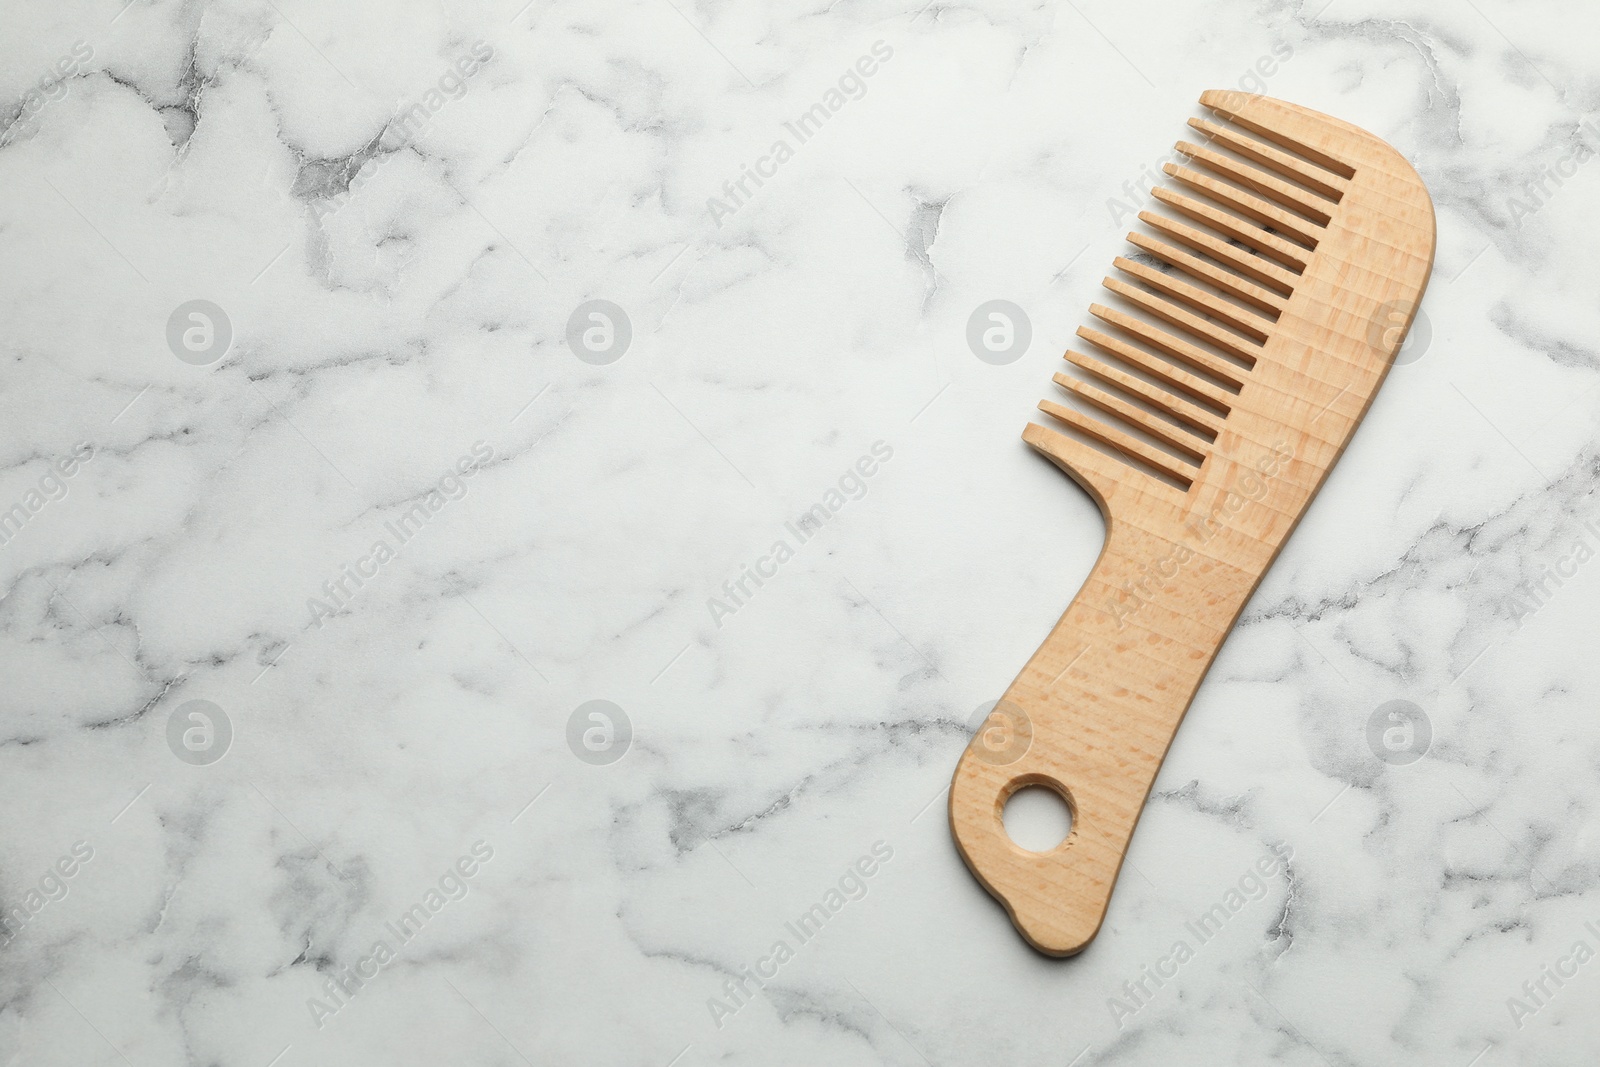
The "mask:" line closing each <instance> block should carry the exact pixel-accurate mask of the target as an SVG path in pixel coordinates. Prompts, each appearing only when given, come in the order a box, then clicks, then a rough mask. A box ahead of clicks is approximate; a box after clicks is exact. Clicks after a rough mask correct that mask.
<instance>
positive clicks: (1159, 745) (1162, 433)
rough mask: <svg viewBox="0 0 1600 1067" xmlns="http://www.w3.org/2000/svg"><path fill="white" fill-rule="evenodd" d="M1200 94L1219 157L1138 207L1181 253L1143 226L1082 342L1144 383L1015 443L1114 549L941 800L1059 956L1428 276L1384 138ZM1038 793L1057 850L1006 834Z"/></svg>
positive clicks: (1005, 896)
mask: <svg viewBox="0 0 1600 1067" xmlns="http://www.w3.org/2000/svg"><path fill="white" fill-rule="evenodd" d="M1200 99H1201V103H1202V104H1203V105H1204V106H1205V107H1207V108H1208V109H1210V110H1211V111H1212V112H1213V113H1214V114H1215V115H1216V117H1217V118H1218V119H1219V120H1221V122H1220V124H1219V123H1216V122H1194V123H1192V125H1193V127H1194V129H1195V130H1198V131H1199V132H1200V133H1201V134H1203V135H1204V136H1205V138H1206V140H1205V143H1204V144H1203V145H1194V144H1189V143H1185V145H1184V146H1183V148H1182V149H1181V150H1180V151H1181V153H1182V155H1183V156H1184V157H1185V158H1186V160H1187V164H1188V165H1187V166H1184V167H1174V168H1171V170H1172V171H1173V172H1175V175H1176V177H1177V178H1178V179H1179V181H1180V182H1181V184H1182V187H1183V192H1182V193H1180V194H1174V193H1172V192H1170V191H1169V190H1158V191H1157V199H1158V200H1160V201H1161V202H1162V203H1164V204H1166V205H1168V207H1170V208H1171V209H1173V210H1176V211H1177V212H1178V213H1179V214H1180V215H1182V216H1183V218H1182V220H1181V221H1174V220H1170V219H1167V218H1164V217H1162V216H1160V215H1149V214H1145V215H1141V218H1142V219H1143V220H1144V221H1146V222H1147V223H1149V224H1151V225H1152V228H1153V229H1155V230H1157V231H1158V232H1160V233H1162V234H1163V235H1164V236H1166V237H1170V238H1176V239H1177V240H1179V241H1180V242H1182V243H1183V244H1184V245H1185V246H1186V247H1185V248H1184V249H1183V250H1182V254H1177V252H1176V250H1174V249H1173V248H1172V246H1171V245H1168V244H1167V243H1166V242H1165V241H1161V242H1159V243H1157V242H1154V241H1152V239H1150V238H1148V237H1143V236H1140V237H1138V238H1137V239H1134V235H1130V239H1134V243H1135V244H1136V245H1137V246H1139V247H1141V248H1143V249H1146V250H1147V253H1151V254H1150V255H1149V256H1148V258H1147V259H1146V261H1145V264H1144V265H1141V264H1129V263H1128V262H1127V261H1119V264H1118V266H1119V269H1121V270H1122V272H1123V274H1124V276H1125V277H1126V278H1127V279H1128V280H1127V281H1120V280H1116V279H1108V281H1107V285H1108V287H1109V288H1110V289H1111V290H1112V291H1113V292H1114V293H1116V294H1117V295H1118V296H1121V297H1124V298H1126V302H1125V307H1126V308H1127V310H1118V309H1115V308H1106V307H1102V306H1101V305H1095V306H1094V308H1093V313H1094V314H1095V315H1096V316H1097V317H1098V318H1100V319H1102V321H1103V322H1105V323H1106V324H1107V326H1108V327H1109V328H1110V329H1111V331H1112V333H1113V334H1116V336H1108V335H1106V334H1103V333H1100V332H1099V331H1094V330H1090V331H1080V333H1081V334H1082V335H1083V336H1084V337H1085V339H1087V340H1089V341H1091V343H1093V344H1094V345H1095V346H1096V348H1097V349H1098V350H1099V352H1100V353H1101V354H1104V355H1105V356H1106V357H1107V358H1109V359H1113V360H1115V361H1116V362H1117V363H1118V366H1116V367H1108V366H1107V365H1106V364H1104V363H1101V362H1099V361H1098V360H1096V361H1091V363H1090V366H1089V369H1090V371H1091V373H1093V374H1094V375H1095V377H1096V379H1097V381H1098V382H1099V384H1100V385H1101V386H1109V387H1118V385H1119V380H1118V375H1119V374H1121V375H1123V376H1124V377H1137V379H1138V384H1137V385H1133V386H1131V387H1130V386H1129V385H1128V384H1127V383H1125V382H1124V383H1121V385H1122V389H1121V391H1122V393H1123V398H1118V402H1117V403H1115V404H1114V403H1110V402H1109V401H1108V400H1107V399H1106V396H1105V391H1104V389H1100V388H1093V389H1092V390H1091V389H1085V388H1083V387H1080V386H1078V385H1076V384H1072V385H1069V394H1068V396H1069V397H1071V396H1076V397H1079V398H1084V399H1087V400H1089V401H1090V406H1089V407H1087V408H1084V409H1082V410H1078V409H1073V408H1068V407H1066V406H1064V405H1062V404H1060V403H1057V402H1053V401H1048V400H1047V401H1045V402H1044V403H1042V404H1041V408H1042V409H1043V410H1045V411H1046V412H1047V413H1048V414H1051V415H1053V416H1055V417H1056V418H1057V419H1058V421H1059V423H1060V425H1061V427H1062V429H1063V430H1064V431H1065V432H1059V431H1057V430H1055V429H1050V428H1046V427H1044V426H1040V425H1036V424H1030V425H1029V426H1028V427H1027V429H1026V430H1025V432H1024V433H1023V439H1024V440H1025V441H1027V442H1028V444H1030V445H1032V446H1033V447H1034V448H1036V449H1038V450H1039V451H1040V452H1041V453H1043V454H1044V455H1045V456H1047V457H1049V458H1050V459H1051V460H1052V461H1054V462H1055V463H1056V464H1057V465H1059V466H1060V467H1061V468H1062V469H1063V470H1065V471H1066V472H1067V473H1068V474H1070V475H1071V476H1072V477H1073V478H1074V479H1076V480H1077V481H1078V482H1079V483H1080V484H1081V485H1082V486H1083V488H1084V489H1085V490H1087V491H1088V493H1089V494H1090V496H1092V497H1093V498H1094V499H1095V501H1096V503H1098V504H1099V506H1100V510H1101V512H1102V513H1103V514H1104V516H1105V520H1106V543H1105V547H1104V549H1103V550H1102V552H1101V554H1100V558H1099V559H1098V561H1097V562H1096V563H1095V565H1094V567H1093V569H1092V570H1091V572H1090V574H1089V577H1088V579H1087V580H1086V581H1085V583H1084V586H1083V588H1082V590H1080V591H1079V593H1078V594H1077V596H1076V597H1075V598H1074V599H1073V601H1072V603H1071V604H1070V605H1069V606H1068V608H1067V610H1066V613H1065V614H1064V615H1062V617H1061V620H1060V621H1059V622H1058V623H1057V624H1056V626H1055V628H1054V629H1053V630H1052V631H1051V633H1050V635H1049V637H1047V638H1046V639H1045V642H1044V644H1043V645H1041V646H1040V648H1039V650H1038V651H1037V652H1036V653H1034V655H1033V658H1032V659H1030V660H1029V661H1028V663H1027V665H1026V666H1025V667H1024V668H1023V669H1022V673H1021V674H1019V675H1018V676H1017V679H1016V681H1014V682H1013V683H1012V684H1011V687H1010V688H1009V689H1008V690H1007V691H1006V693H1005V695H1004V697H1003V698H1002V699H1001V701H1000V703H999V704H998V705H997V706H996V709H995V711H994V713H993V714H991V716H990V718H989V720H988V721H987V722H986V723H985V724H984V726H983V728H981V729H980V730H979V732H978V735H977V736H976V737H974V739H973V741H972V743H971V744H970V745H969V746H968V748H967V750H966V752H965V753H964V754H963V755H962V758H961V761H960V763H959V765H958V766H957V768H956V772H955V778H954V780H953V782H952V784H951V788H950V824H951V831H952V833H953V834H954V836H955V840H956V844H957V847H958V848H959V849H960V851H961V854H962V856H963V858H964V859H965V860H966V862H967V865H968V866H969V867H970V868H971V869H972V871H973V873H974V874H975V875H976V876H977V877H978V879H979V880H980V881H981V882H982V883H983V885H984V886H985V888H987V889H988V890H989V892H990V893H992V894H993V895H994V896H995V897H996V898H998V899H999V900H1000V902H1001V903H1002V904H1004V905H1005V908H1006V910H1007V911H1008V912H1009V913H1010V915H1011V918H1012V921H1013V922H1014V923H1015V924H1016V926H1017V929H1018V930H1020V931H1021V933H1022V935H1023V936H1024V937H1025V938H1027V940H1028V942H1029V943H1030V944H1032V945H1033V946H1034V947H1035V948H1037V949H1039V950H1040V951H1042V952H1045V953H1049V954H1051V955H1058V956H1066V955H1072V954H1073V953H1076V952H1079V951H1081V950H1082V949H1083V948H1084V947H1085V946H1086V945H1087V944H1088V943H1089V942H1090V941H1091V940H1092V939H1093V938H1094V936H1095V934H1096V933H1097V932H1098V931H1099V929H1100V925H1101V923H1102V921H1103V920H1104V918H1105V914H1106V909H1107V907H1108V905H1109V903H1110V897H1111V891H1112V887H1113V885H1114V884H1115V882H1116V879H1117V874H1118V872H1119V870H1120V869H1121V866H1122V860H1123V856H1124V855H1125V853H1126V851H1127V848H1128V842H1129V839H1130V838H1131V836H1132V834H1133V829H1134V826H1135V824H1136V823H1137V822H1138V819H1139V814H1140V812H1141V810H1142V809H1143V807H1144V803H1145V800H1146V798H1147V797H1148V795H1149V792H1150V787H1151V785H1152V783H1153V782H1154V781H1155V777H1156V772H1157V771H1158V770H1159V769H1160V767H1161V762H1162V760H1163V759H1164V758H1165V756H1166V753H1167V749H1168V747H1169V746H1170V745H1171V743H1172V738H1173V735H1174V734H1175V732H1176V731H1177V729H1178V725H1179V723H1180V722H1181V721H1182V719H1183V716H1184V713H1185V712H1186V711H1187V710H1188V707H1189V704H1190V702H1191V700H1192V699H1193V698H1194V694H1195V691H1196V690H1197V689H1198V688H1199V685H1200V682H1201V680H1202V679H1203V678H1204V677H1205V674H1206V671H1207V670H1208V669H1209V668H1210V666H1211V662H1212V660H1213V659H1214V658H1215V656H1216V654H1217V650H1218V649H1219V648H1220V647H1221V645H1222V642H1223V640H1224V639H1225V638H1226V637H1227V635H1228V632H1229V630H1230V629H1231V628H1232V627H1233V624H1234V622H1235V620H1236V619H1237V618H1238V616H1239V613H1240V611H1241V610H1242V609H1243V607H1244V605H1245V602H1246V601H1247V600H1248V599H1249V597H1250V595H1251V593H1252V592H1253V591H1254V590H1255V588H1256V586H1257V584H1258V583H1259V582H1260V581H1261V578H1262V576H1263V575H1264V574H1265V573H1266V570H1267V568H1268V567H1269V566H1271V564H1272V561H1273V559H1274V558H1275V557H1276V556H1277V554H1278V552H1279V550H1280V549H1281V548H1282V547H1283V544H1284V542H1285V541H1286V540H1287V539H1288V537H1289V535H1290V534H1291V533H1292V532H1293V531H1294V528H1295V526H1296V525H1297V524H1298V523H1299V521H1300V517H1301V516H1302V515H1303V514H1304V513H1305V511H1306V508H1307V506H1308V505H1309V504H1310V502H1311V499H1312V497H1313V496H1315V495H1316V492H1317V490H1318V489H1319V488H1320V487H1321V485H1322V483H1323V480H1324V479H1325V478H1326V477H1327V475H1328V472H1329V471H1330V470H1331V469H1332V467H1333V465H1334V463H1335V462H1337V461H1338V459H1339V456H1340V455H1341V454H1342V453H1343V451H1344V449H1345V446H1346V444H1347V443H1348V442H1349V440H1350V436H1351V434H1353V433H1354V432H1355V429H1356V426H1357V425H1358V424H1359V423H1360V421H1361V419H1362V417H1363V416H1364V415H1365V414H1366V412H1367V408H1368V406H1369V405H1370V404H1371V402H1372V399H1373V396H1374V395H1375V394H1376V392H1377V389H1378V386H1379V385H1380V384H1381V383H1382V382H1383V379H1384V376H1385V375H1386V374H1387V373H1388V370H1389V367H1390V365H1391V364H1392V362H1393V360H1394V357H1395V354H1396V353H1397V352H1398V351H1399V348H1400V345H1401V343H1402V342H1403V340H1404V337H1405V331H1406V330H1407V329H1408V328H1409V326H1410V323H1411V319H1412V316H1413V315H1414V314H1415V312H1416V308H1417V305H1418V303H1419V302H1420V300H1421V299H1422V293H1423V290H1424V289H1425V288H1426V286H1427V280H1428V274H1429V271H1430V270H1431V268H1432V265H1433V251H1434V219H1433V204H1432V201H1431V200H1430V199H1429V197H1428V193H1427V190H1426V189H1425V188H1424V187H1423V184H1422V181H1421V179H1420V178H1419V177H1418V176H1417V174H1416V172H1415V171H1414V170H1413V169H1412V168H1411V166H1410V165H1409V164H1408V163H1406V161H1405V160H1404V159H1402V158H1401V157H1400V155H1399V154H1398V153H1397V152H1396V151H1395V150H1394V149H1393V148H1391V147H1390V146H1389V145H1387V144H1386V143H1384V142H1383V141H1381V140H1379V139H1378V138H1376V137H1374V136H1373V135H1371V134H1369V133H1367V132H1365V131H1363V130H1361V129H1358V128H1357V127H1355V126H1352V125H1350V124H1348V123H1345V122H1342V121H1340V120H1338V119H1335V118H1331V117H1329V116H1326V115H1321V114H1318V113H1317V112H1314V111H1310V110H1307V109H1305V108H1302V107H1298V106H1296V105H1294V104H1288V103H1284V102H1282V101H1279V100H1273V99H1269V98H1266V97H1261V96H1250V95H1247V94H1244V93H1238V92H1221V91H1212V92H1207V93H1205V94H1204V95H1202V96H1201V98H1200ZM1241 246H1242V247H1241ZM1129 267H1132V268H1133V269H1129ZM1158 271H1159V272H1160V273H1159V275H1157V272H1158ZM1169 272H1170V273H1169ZM1152 275H1156V276H1154V277H1152ZM1264 285H1265V286H1269V287H1270V290H1269V289H1266V288H1263V286H1264ZM1069 359H1071V360H1072V361H1073V362H1074V363H1075V364H1077V365H1078V366H1080V367H1082V366H1085V360H1084V358H1083V357H1081V356H1069ZM1107 371H1110V372H1113V373H1107ZM1128 372H1137V373H1136V374H1135V375H1129V374H1128ZM1173 389H1176V390H1177V391H1176V392H1171V390H1173ZM1152 392H1159V393H1169V392H1170V397H1155V398H1152V396H1151V395H1150V394H1151V393H1152ZM1125 400H1131V401H1133V402H1134V403H1135V405H1137V406H1138V410H1137V413H1134V414H1130V412H1129V411H1128V410H1126V409H1127V408H1128V407H1129V406H1130V405H1128V404H1127V403H1126V402H1125ZM1119 413H1120V415H1121V416H1123V417H1122V418H1117V419H1114V420H1112V421H1114V422H1115V425H1113V424H1112V421H1104V420H1105V419H1106V416H1107V415H1112V416H1115V415H1118V414H1119ZM1169 417H1170V418H1169ZM1213 437H1214V440H1213V439H1211V438H1213ZM1175 441H1176V442H1178V447H1173V446H1174V442H1175ZM1196 457H1199V458H1198V460H1197V459H1196ZM1156 472H1159V473H1156ZM1028 785H1044V786H1048V787H1050V788H1053V789H1056V790H1057V791H1059V792H1060V793H1061V794H1062V796H1064V797H1065V798H1066V800H1067V803H1068V804H1069V806H1070V807H1071V809H1072V813H1073V825H1072V830H1071V832H1070V833H1069V835H1068V836H1067V838H1066V840H1065V841H1063V842H1062V843H1061V844H1060V845H1058V846H1057V847H1056V848H1054V849H1052V850H1050V851H1048V852H1029V851H1026V850H1024V849H1022V848H1020V847H1019V846H1017V845H1016V844H1014V843H1013V842H1012V841H1011V839H1010V838H1009V837H1008V836H1007V835H1006V832H1005V829H1004V827H1003V825H1002V822H1001V811H1002V809H1003V808H1004V806H1005V803H1006V801H1007V800H1008V799H1009V798H1010V796H1011V794H1012V793H1014V792H1015V791H1016V790H1018V789H1020V788H1023V787H1025V786H1028Z"/></svg>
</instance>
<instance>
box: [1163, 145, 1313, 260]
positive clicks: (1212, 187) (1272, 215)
mask: <svg viewBox="0 0 1600 1067" xmlns="http://www.w3.org/2000/svg"><path fill="white" fill-rule="evenodd" d="M1161 169H1162V170H1164V171H1166V172H1167V173H1168V174H1170V175H1171V176H1172V177H1174V178H1176V179H1177V180H1178V181H1180V182H1182V183H1183V184H1185V185H1187V186H1188V187H1189V188H1191V189H1194V190H1197V191H1199V192H1202V193H1204V194H1205V195H1207V196H1209V197H1210V198H1211V199H1213V200H1215V201H1216V202H1217V203H1219V204H1224V205H1226V206H1228V207H1230V208H1232V209H1233V210H1235V211H1237V212H1238V213H1239V214H1241V215H1243V216H1244V217H1245V218H1248V219H1254V220H1255V221H1256V222H1259V223H1260V224H1261V225H1263V226H1270V227H1272V228H1273V229H1274V230H1277V231H1278V232H1279V233H1286V234H1288V235H1289V236H1291V237H1293V238H1294V239H1295V240H1297V241H1299V242H1300V243H1301V244H1303V245H1305V246H1306V247H1308V248H1316V247H1317V241H1318V239H1319V237H1320V232H1319V231H1320V230H1321V227H1319V226H1317V225H1316V224H1315V223H1311V222H1307V221H1306V220H1305V219H1302V218H1300V217H1299V216H1298V215H1292V214H1290V213H1289V212H1287V211H1285V210H1283V208H1281V207H1278V206H1277V205H1276V204H1273V203H1270V202H1268V201H1266V200H1263V199H1262V198H1261V197H1259V196H1256V195H1255V194H1254V193H1247V192H1244V191H1243V190H1241V189H1235V188H1234V187H1233V186H1231V185H1229V184H1227V183H1226V182H1219V181H1217V179H1215V178H1208V177H1206V176H1205V175H1204V174H1201V173H1200V172H1199V171H1196V170H1190V169H1189V168H1188V167H1180V166H1178V165H1177V164H1176V163H1167V164H1164V165H1163V166H1162V168H1161Z"/></svg>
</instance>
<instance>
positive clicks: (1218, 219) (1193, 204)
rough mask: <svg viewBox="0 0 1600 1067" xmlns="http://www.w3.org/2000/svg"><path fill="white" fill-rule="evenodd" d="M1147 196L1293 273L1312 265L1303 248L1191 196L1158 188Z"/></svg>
mask: <svg viewBox="0 0 1600 1067" xmlns="http://www.w3.org/2000/svg"><path fill="white" fill-rule="evenodd" d="M1150 193H1151V195H1152V196H1154V197H1155V198H1156V199H1157V200H1159V201H1161V202H1162V203H1163V204H1168V205H1170V206H1172V207H1173V208H1176V209H1177V210H1178V211H1181V212H1183V213H1184V214H1185V215H1188V216H1189V217H1190V218H1192V219H1196V220H1198V221H1200V222H1203V223H1205V224H1206V225H1207V226H1210V227H1211V228H1212V229H1213V230H1216V231H1217V232H1218V233H1221V234H1226V235H1227V236H1229V237H1232V238H1235V239H1236V240H1238V241H1240V242H1242V243H1244V244H1247V245H1249V246H1250V247H1251V248H1253V249H1255V250H1256V251H1257V252H1260V253H1261V254H1262V255H1265V256H1271V257H1272V258H1273V259H1275V260H1277V261H1278V262H1279V263H1282V264H1283V265H1284V266H1286V267H1288V268H1289V269H1290V270H1292V271H1294V272H1295V273H1300V272H1301V271H1304V270H1305V269H1306V265H1307V264H1308V263H1310V262H1311V253H1310V252H1308V251H1306V250H1305V249H1304V248H1301V247H1299V246H1298V245H1295V244H1291V243H1290V242H1288V241H1285V240H1284V239H1283V238H1282V237H1279V236H1278V235H1277V234H1272V233H1268V232H1267V231H1266V230H1263V229H1261V228H1260V227H1257V226H1249V225H1246V224H1245V223H1244V222H1242V221H1241V220H1239V219H1236V218H1234V217H1233V216H1232V215H1229V214H1227V213H1225V212H1222V211H1218V210H1217V209H1216V208H1214V207H1209V206H1207V205H1205V204H1202V203H1201V202H1200V201H1198V200H1196V199H1194V198H1193V197H1189V196H1184V195H1183V194H1182V193H1175V192H1173V191H1172V190H1171V189H1168V188H1166V187H1165V186H1161V185H1158V186H1156V187H1155V188H1154V189H1151V190H1150Z"/></svg>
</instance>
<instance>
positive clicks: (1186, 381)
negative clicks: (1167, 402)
mask: <svg viewBox="0 0 1600 1067" xmlns="http://www.w3.org/2000/svg"><path fill="white" fill-rule="evenodd" d="M1078 336H1079V337H1081V338H1083V339H1084V340H1085V341H1088V342H1089V343H1090V344H1092V345H1094V346H1095V347H1096V348H1098V349H1099V350H1100V351H1102V352H1104V353H1106V354H1107V355H1111V356H1116V357H1117V358H1118V359H1120V360H1122V362H1124V363H1126V364H1127V365H1128V366H1130V367H1138V368H1139V369H1140V370H1142V371H1144V372H1145V373H1146V374H1148V375H1150V377H1152V378H1155V379H1157V380H1159V381H1162V382H1165V383H1166V384H1168V385H1170V386H1172V388H1174V389H1177V390H1178V391H1180V392H1183V393H1187V394H1188V395H1189V396H1192V397H1194V398H1195V399H1196V400H1203V401H1205V402H1206V403H1208V404H1210V405H1211V406H1213V407H1215V408H1216V409H1217V410H1218V411H1221V412H1223V413H1224V414H1226V413H1227V412H1229V411H1231V410H1233V396H1232V395H1231V394H1229V393H1228V392H1227V390H1225V389H1223V388H1222V387H1221V386H1220V385H1213V384H1212V383H1211V382H1208V381H1206V379H1204V378H1200V377H1197V376H1196V375H1193V374H1190V373H1189V372H1188V371H1186V370H1184V369H1183V368H1181V367H1174V366H1173V365H1172V364H1170V363H1168V362H1167V361H1166V360H1164V359H1157V358H1156V357H1155V356H1152V355H1151V354H1150V353H1148V352H1146V351H1145V350H1144V349H1142V348H1137V347H1135V346H1133V345H1130V344H1128V342H1126V341H1121V340H1118V339H1117V338H1115V337H1112V336H1111V335H1110V334H1105V333H1101V332H1100V331H1099V330H1096V329H1093V328H1091V327H1088V326H1079V327H1078Z"/></svg>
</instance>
